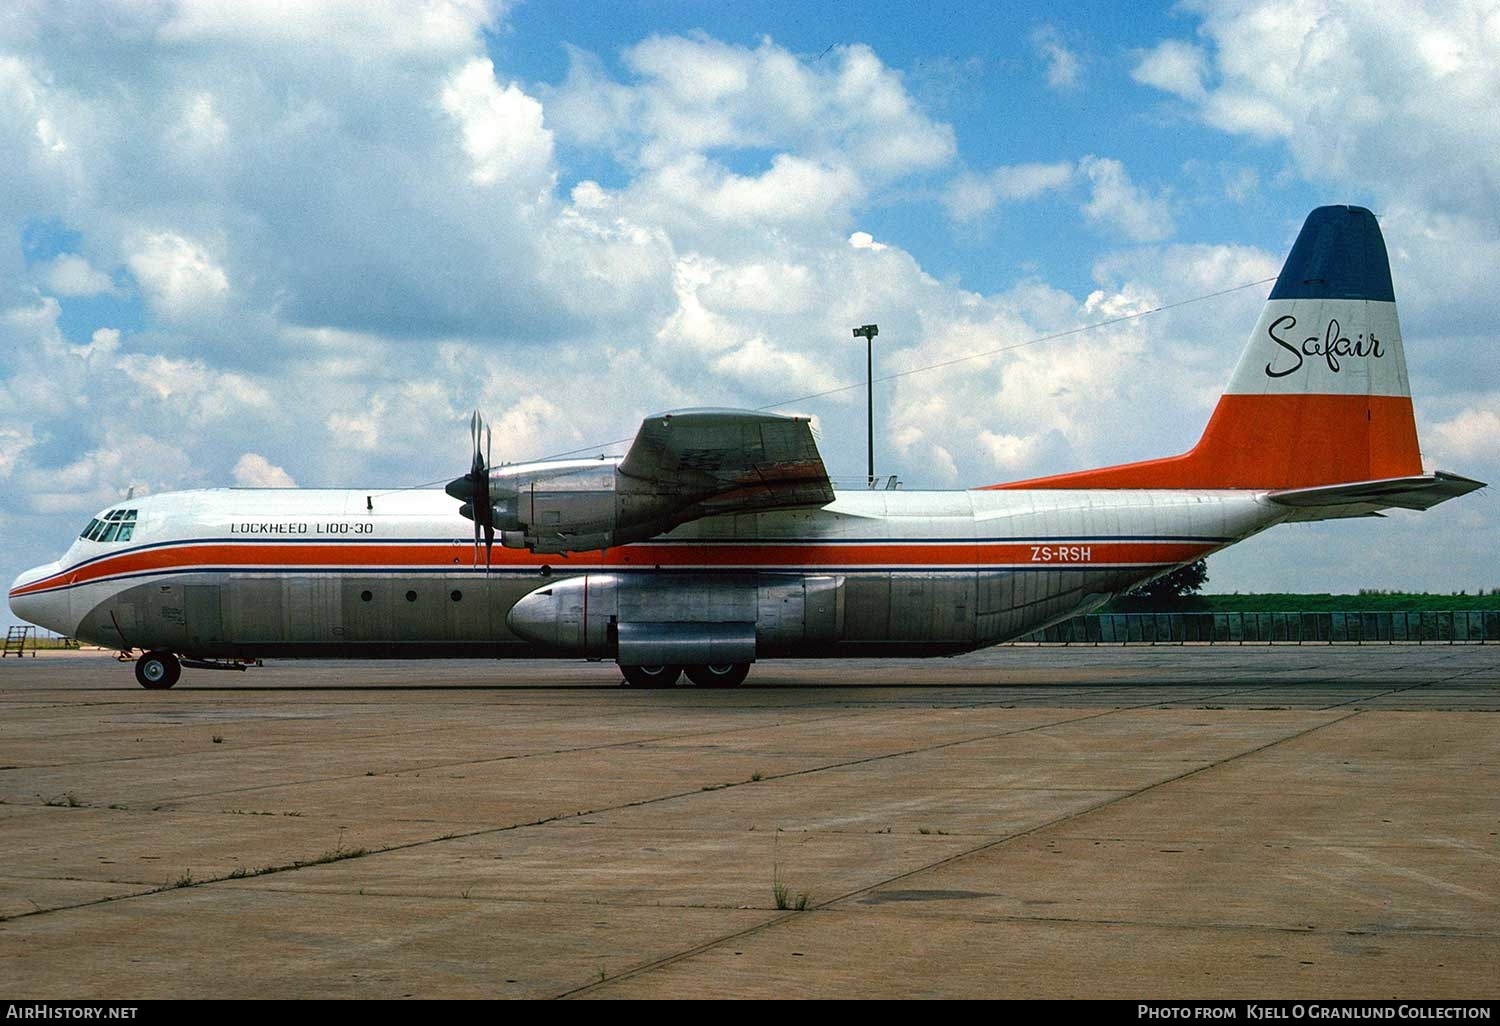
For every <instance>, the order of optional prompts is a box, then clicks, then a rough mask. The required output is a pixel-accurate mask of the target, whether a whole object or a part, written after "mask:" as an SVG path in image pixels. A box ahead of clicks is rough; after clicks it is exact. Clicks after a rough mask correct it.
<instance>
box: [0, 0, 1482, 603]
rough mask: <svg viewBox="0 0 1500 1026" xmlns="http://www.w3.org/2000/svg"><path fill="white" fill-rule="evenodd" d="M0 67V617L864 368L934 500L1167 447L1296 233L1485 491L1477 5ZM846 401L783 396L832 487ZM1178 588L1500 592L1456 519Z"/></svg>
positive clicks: (470, 42) (376, 47)
mask: <svg viewBox="0 0 1500 1026" xmlns="http://www.w3.org/2000/svg"><path fill="white" fill-rule="evenodd" d="M11 10H12V13H11V14H10V16H9V17H8V18H7V19H6V20H5V21H4V22H3V23H0V151H3V153H0V160H3V162H4V163H3V166H5V167H6V168H7V175H6V177H5V178H4V179H3V180H0V538H3V540H4V542H5V544H4V546H3V547H0V552H3V555H0V575H3V574H6V573H9V574H11V575H14V574H15V573H16V572H18V571H19V570H21V569H23V568H25V567H27V566H30V565H33V564H36V563H39V562H43V561H45V560H47V559H50V558H52V557H53V556H55V555H56V554H57V553H58V552H59V551H60V550H61V549H62V548H63V547H64V546H65V545H66V544H67V543H68V541H69V539H70V538H71V536H72V535H73V534H74V533H76V530H77V529H78V527H80V526H81V525H82V524H83V523H85V522H86V521H87V519H88V517H89V516H90V515H91V514H92V513H93V512H95V511H96V510H97V509H99V508H101V507H104V506H106V505H108V504H110V503H111V502H112V501H114V500H115V499H116V498H118V497H119V496H121V495H123V494H124V493H125V492H126V490H127V489H129V488H135V489H136V490H137V492H138V493H139V492H143V491H161V490H168V489H174V488H186V487H204V486H218V485H288V484H297V485H301V486H314V485H328V486H377V485H378V486H400V485H410V484H416V483H421V482H426V481H436V480H441V479H445V478H447V477H449V476H452V475H453V474H455V473H457V472H459V471H460V470H462V469H463V466H464V464H465V463H466V448H467V433H466V423H467V416H468V411H469V410H471V409H473V408H474V407H475V406H479V407H482V408H483V409H484V410H485V411H486V412H487V413H488V414H489V415H490V416H491V417H492V418H493V420H494V421H495V423H496V426H497V434H496V444H497V450H498V452H497V455H500V456H502V457H503V458H507V459H522V458H529V457H536V456H540V455H545V454H548V453H552V452H558V451H562V450H567V449H573V448H577V447H584V446H588V445H591V444H595V443H599V442H603V441H607V440H609V439H615V438H620V437H628V436H629V435H630V434H632V433H633V431H634V428H635V425H636V424H637V423H638V422H639V420H640V418H641V417H642V416H643V415H645V414H647V413H650V412H653V411H656V410H661V409H669V408H675V407H682V406H696V405H733V406H752V407H753V406H763V405H767V404H771V403H775V402H778V401H780V400H783V399H786V398H788V397H789V396H795V395H802V394H806V393H811V392H817V391H821V390H824V389H829V388H835V387H837V386H839V385H841V384H844V383H848V382H854V381H859V380H861V379H862V377H863V353H862V351H861V350H862V348H863V347H862V346H857V345H855V344H854V343H853V341H852V340H851V338H850V336H849V329H850V328H851V327H852V326H854V325H857V324H861V323H866V322H869V321H876V322H878V323H879V324H880V325H881V335H880V340H879V343H878V347H879V360H880V367H881V368H883V369H886V370H888V371H906V370H912V369H915V368H921V367H926V366H929V365H932V364H947V366H945V367H943V368H941V369H938V370H933V371H928V372H923V373H919V374H912V375H909V376H906V377H903V378H901V379H900V380H898V381H895V382H890V383H885V384H882V385H880V386H879V387H878V388H877V391H876V405H877V417H878V422H879V436H878V439H877V449H878V460H877V462H878V469H880V470H881V471H882V472H886V473H897V474H899V475H900V476H901V477H902V478H903V480H905V481H906V482H907V484H908V486H911V487H924V486H925V487H939V488H951V487H962V486H965V485H975V484H986V483H991V482H995V481H1001V480H1007V479H1016V478H1020V477H1028V476H1034V475H1037V474H1046V473H1055V472H1060V471H1064V470H1069V469H1078V468H1082V467H1086V466H1097V465H1102V464H1108V463H1114V462H1121V461H1124V460H1131V459H1140V458H1147V457H1152V456H1159V455H1166V454H1170V453H1173V452H1178V451H1181V450H1183V449H1185V448H1187V447H1188V446H1190V445H1191V444H1192V442H1193V441H1194V440H1195V439H1196V437H1197V435H1198V432H1199V431H1200V430H1201V428H1202V425H1203V423H1204V421H1205V420H1206V418H1207V415H1208V412H1209V411H1210V409H1211V408H1212V405H1213V403H1214V401H1215V399H1216V397H1217V395H1218V394H1219V391H1220V389H1221V388H1222V386H1223V383H1224V382H1225V380H1226V379H1227V377H1228V374H1229V371H1230V369H1231V367H1232V366H1233V363H1234V360H1235V358H1236V357H1237V355H1238V352H1239V350H1240V347H1241V345H1242V344H1243V341H1244V339H1245V338H1246V335H1247V333H1248V332H1249V330H1250V328H1251V327H1252V325H1253V322H1254V318H1255V316H1256V312H1257V310H1258V307H1259V304H1260V302H1261V301H1262V300H1263V298H1264V295H1265V291H1266V289H1265V287H1264V286H1261V287H1259V288H1258V289H1257V288H1251V289H1246V290H1240V291H1236V292H1231V293H1229V294H1227V295H1225V296H1223V297H1221V298H1217V299H1213V300H1207V301H1205V302H1202V303H1195V304H1192V305H1190V306H1186V307H1181V308H1178V309H1175V310H1172V311H1168V312H1165V313H1161V314H1153V315H1150V316H1143V317H1139V318H1136V319H1132V320H1129V321H1125V322H1119V323H1115V324H1112V325H1111V326H1109V327H1107V328H1102V329H1099V330H1097V331H1090V332H1087V333H1084V334H1082V335H1076V336H1069V338H1068V339H1066V340H1063V341H1059V342H1056V343H1050V344H1047V345H1041V346H1033V347H1029V348H1027V349H1023V350H1016V351H1013V352H1009V353H1005V354H1003V355H1000V356H991V357H987V358H984V359H978V360H971V361H965V362H962V363H957V364H954V363H952V362H951V361H953V360H954V359H955V358H956V357H960V356H964V355H966V354H970V353H975V352H983V351H989V350H995V349H999V348H1001V347H1003V346H1006V345H1010V344H1013V343H1015V342H1019V341H1025V340H1027V339H1030V338H1035V337H1037V336H1039V335H1046V334H1050V333H1053V332H1057V331H1063V330H1067V329H1071V328H1075V327H1078V326H1080V325H1085V324H1092V323H1096V322H1101V321H1108V320H1113V319H1115V318H1118V317H1119V316H1121V315H1123V314H1134V313H1141V312H1143V311H1146V310H1150V309H1152V308H1154V307H1157V306H1161V305H1163V304H1166V303H1171V302H1174V301H1177V300H1183V299H1190V298H1193V297H1197V296H1203V295H1206V294H1208V293H1215V292H1219V291H1221V290H1225V289H1230V288H1233V287H1234V286H1239V285H1243V284H1245V283H1247V282H1254V281H1258V280H1260V279H1263V278H1266V277H1268V276H1270V275H1273V274H1274V273H1275V271H1276V270H1277V269H1278V268H1279V266H1280V263H1281V260H1282V258H1283V256H1284V254H1285V251H1286V248H1287V246H1288V245H1289V244H1290V242H1291V240H1292V238H1293V237H1294V236H1295V234H1296V231H1297V228H1298V226H1299V225H1300V224H1301V221H1302V219H1303V217H1305V215H1306V213H1307V211H1308V210H1310V209H1311V208H1312V207H1314V206H1317V205H1320V204H1323V203H1332V202H1353V203H1359V204H1362V205H1366V206H1369V207H1371V208H1372V209H1373V210H1375V211H1376V212H1377V214H1378V215H1379V216H1380V217H1381V222H1382V225H1383V227H1384V230H1385V233H1386V237H1387V242H1388V244H1389V246H1390V248H1391V252H1392V260H1393V267H1394V273H1395V280H1396V289H1397V295H1398V299H1399V301H1400V308H1401V316H1402V323H1403V329H1404V334H1405V337H1406V341H1407V352H1408V359H1409V361H1410V364H1411V373H1412V382H1413V389H1414V392H1415V393H1416V402H1417V409H1418V421H1419V430H1420V433H1421V436H1422V443H1423V452H1424V457H1425V458H1426V459H1427V460H1428V461H1429V463H1430V464H1431V465H1432V466H1433V467H1441V468H1444V469H1450V470H1454V471H1458V472H1460V473H1465V474H1468V475H1470V476H1475V477H1479V478H1481V479H1486V480H1489V479H1493V478H1494V476H1495V475H1496V473H1497V472H1500V460H1497V456H1496V454H1495V446H1494V444H1493V441H1494V438H1495V436H1496V434H1497V432H1500V384H1497V380H1496V376H1495V374H1494V371H1493V369H1492V367H1493V357H1494V333H1493V328H1492V320H1493V314H1492V311H1491V310H1490V302H1491V300H1490V297H1491V295H1492V294H1493V285H1494V270H1493V269H1494V267H1495V266H1497V259H1500V222H1497V219H1496V215H1495V213H1494V211H1495V209H1496V206H1497V204H1496V199H1497V197H1500V181H1497V179H1496V172H1495V170H1494V169H1495V168H1496V167H1500V129H1497V127H1496V122H1495V119H1494V117H1493V104H1494V101H1495V98H1496V97H1497V96H1500V14H1497V13H1496V11H1495V10H1494V8H1493V6H1492V5H1486V4H1483V3H1478V2H1475V3H1467V2H1453V3H1448V4H1441V5H1439V4H1409V5H1402V4H1395V5H1381V6H1380V7H1379V8H1378V9H1377V8H1375V7H1373V6H1372V5H1362V4H1357V3H1339V2H1335V0H1320V2H1305V3H1297V4H1291V3H1284V2H1273V0H1242V2H1236V3H1222V4H1219V3H1208V2H1200V0H1194V2H1188V3H1182V4H1176V5H1170V6H1160V7H1156V8H1147V7H1139V6H1132V7H1126V6H1115V5H1080V6H1074V7H1061V8H1059V7H1056V6H1054V5H1002V4H979V3H974V4H965V3H949V4H936V5H925V6H923V7H922V8H921V9H920V11H918V10H917V8H916V7H914V6H913V5H909V4H894V3H857V4H855V3H825V4H806V3H753V4H752V3H715V4H709V3H668V2H648V3H633V4H632V3H608V4H605V3H598V4H594V3H587V4H580V3H566V4H565V3H557V2H550V0H532V2H525V3H517V4H501V3H486V2H483V0H422V2H409V3H398V2H394V0H368V2H366V0H360V2H352V0H350V2H331V3H322V4H314V3H307V4H298V5H293V6H290V7H289V6H287V5H279V4H270V3H259V2H248V0H247V2H244V3H237V4H233V5H228V4H222V3H209V2H198V0H176V2H163V3H159V4H153V5H140V4H128V3H103V2H101V3H97V4H89V5H60V4H55V3H44V2H22V3H19V4H18V5H15V6H14V7H12V9H11ZM862 398H863V397H862V395H861V394H860V393H859V392H858V391H854V392H843V393H838V394H836V395H833V396H830V397H827V398H823V399H818V400H811V401H809V402H808V403H806V404H805V405H804V406H803V408H802V411H803V412H806V413H809V414H811V415H813V416H814V417H815V418H816V425H817V430H818V432H819V442H820V446H821V447H822V449H823V451H824V453H825V457H826V459H827V461H828V463H829V465H830V467H831V469H832V470H833V472H834V473H835V474H836V475H848V476H851V477H852V476H858V475H859V474H861V473H862V472H863V464H864V453H863V437H864V432H863V402H862V401H861V400H862ZM1268 537H1271V538H1274V542H1268V541H1266V540H1264V539H1257V540H1254V541H1252V542H1250V543H1248V544H1247V545H1245V546H1242V547H1240V548H1238V549H1235V550H1231V552H1229V553H1226V554H1224V555H1222V556H1219V557H1215V560H1214V561H1213V562H1212V563H1211V567H1210V569H1211V574H1212V585H1211V586H1212V587H1213V588H1215V589H1217V590H1241V591H1247V590H1275V589H1320V588H1326V589H1330V590H1353V589H1356V588H1359V587H1381V588H1392V587H1407V588H1417V589H1432V590H1441V591H1447V590H1450V589H1459V588H1464V589H1468V590H1471V591H1472V590H1473V589H1475V588H1481V587H1483V588H1491V587H1497V586H1500V566H1497V564H1496V560H1495V557H1494V556H1493V553H1494V552H1495V551H1497V550H1500V518H1497V517H1496V515H1495V510H1494V503H1493V500H1492V499H1491V498H1490V496H1489V495H1488V494H1481V495H1478V496H1473V497H1470V498H1468V499H1465V500H1462V501H1461V502H1456V503H1453V504H1452V505H1450V506H1447V507H1444V508H1442V509H1440V510H1437V511H1434V512H1432V513H1429V514H1427V515H1425V516H1420V517H1419V516H1414V515H1412V516H1409V515H1404V514H1401V515H1395V516H1392V517H1391V518H1390V519H1389V520H1386V521H1380V522H1370V523H1357V524H1333V525H1321V526H1302V527H1296V528H1286V529H1282V530H1280V531H1278V532H1276V533H1275V534H1274V535H1272V536H1268Z"/></svg>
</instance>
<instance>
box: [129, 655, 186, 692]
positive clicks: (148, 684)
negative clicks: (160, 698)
mask: <svg viewBox="0 0 1500 1026" xmlns="http://www.w3.org/2000/svg"><path fill="white" fill-rule="evenodd" d="M181 676H182V663H180V662H178V661H177V657H176V656H174V655H173V654H172V653H171V652H147V653H146V654H145V655H143V656H141V657H140V658H139V659H137V660H136V661H135V679H136V680H137V681H139V682H140V685H141V687H143V688H147V689H149V690H151V691H161V690H164V689H166V688H169V687H171V686H172V685H173V684H176V683H177V678H179V677H181Z"/></svg>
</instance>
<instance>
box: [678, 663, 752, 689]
mask: <svg viewBox="0 0 1500 1026" xmlns="http://www.w3.org/2000/svg"><path fill="white" fill-rule="evenodd" d="M687 675H688V680H690V681H692V682H693V683H694V684H696V685H698V686H699V687H700V688H737V687H739V686H740V685H741V684H743V683H745V678H746V677H748V676H750V664H749V663H709V664H708V665H707V666H689V667H688V668H687Z"/></svg>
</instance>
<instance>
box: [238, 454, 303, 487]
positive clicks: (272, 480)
mask: <svg viewBox="0 0 1500 1026" xmlns="http://www.w3.org/2000/svg"><path fill="white" fill-rule="evenodd" d="M234 483H235V484H237V485H239V486H240V487H241V488H296V487H297V482H296V481H293V480H292V475H290V474H288V473H287V472H286V471H285V470H282V469H281V468H280V467H278V466H276V464H274V463H272V462H271V461H270V460H268V459H266V458H265V457H264V456H262V455H261V454H260V453H258V452H247V453H245V454H244V455H243V456H241V457H240V458H239V461H238V462H236V463H235V465H234Z"/></svg>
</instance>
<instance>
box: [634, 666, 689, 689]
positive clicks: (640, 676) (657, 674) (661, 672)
mask: <svg viewBox="0 0 1500 1026" xmlns="http://www.w3.org/2000/svg"><path fill="white" fill-rule="evenodd" d="M620 672H621V673H623V674H624V675H625V679H626V680H627V681H629V682H630V686H631V687H633V688H670V687H675V686H676V685H677V678H678V677H680V676H682V667H680V666H622V667H620Z"/></svg>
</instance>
